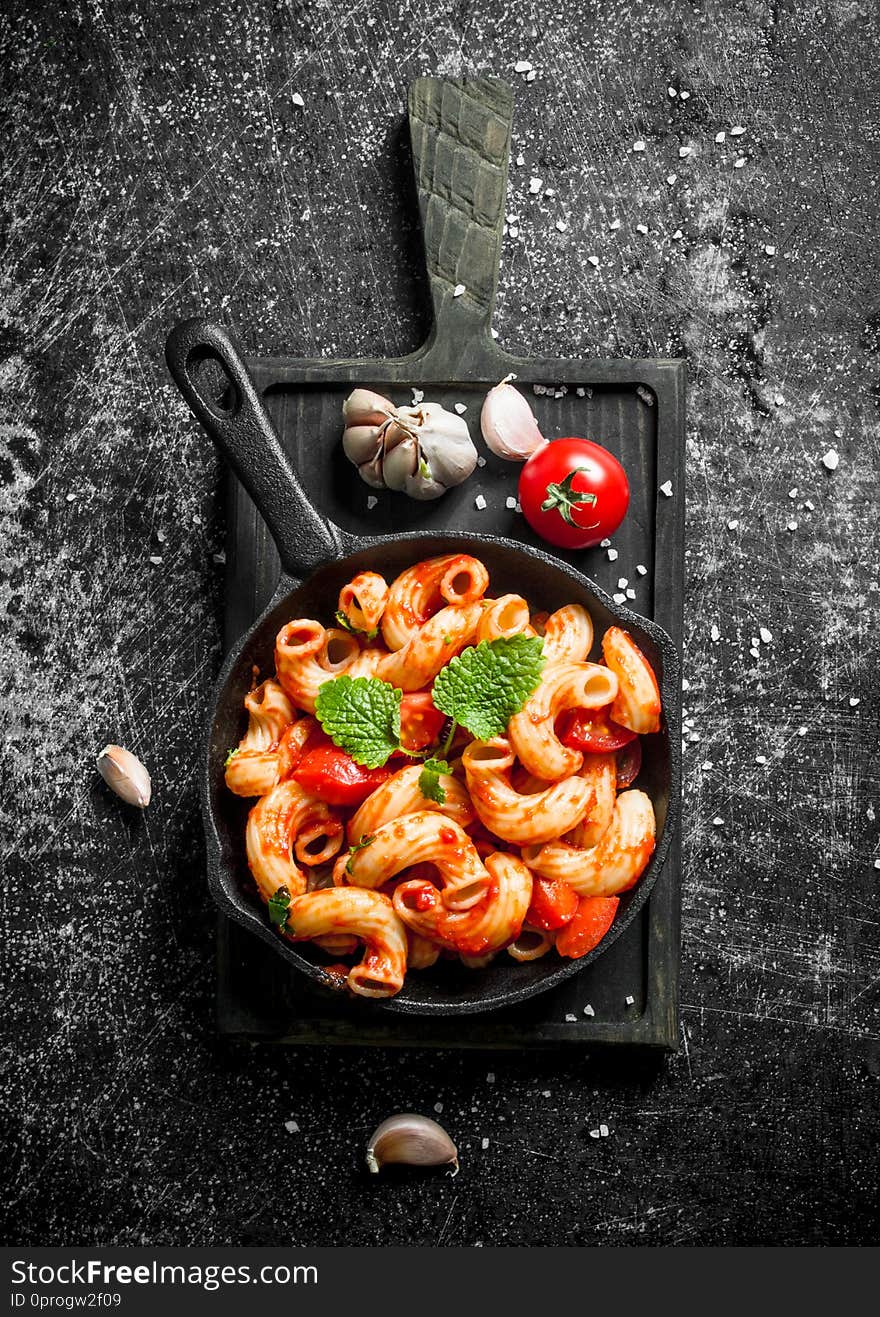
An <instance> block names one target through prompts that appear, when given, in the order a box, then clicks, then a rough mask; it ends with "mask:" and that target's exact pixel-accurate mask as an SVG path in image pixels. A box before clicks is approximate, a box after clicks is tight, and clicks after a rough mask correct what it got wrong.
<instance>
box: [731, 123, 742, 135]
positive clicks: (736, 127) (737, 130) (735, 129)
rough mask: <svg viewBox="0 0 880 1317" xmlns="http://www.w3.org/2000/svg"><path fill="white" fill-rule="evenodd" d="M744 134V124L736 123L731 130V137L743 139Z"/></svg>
mask: <svg viewBox="0 0 880 1317" xmlns="http://www.w3.org/2000/svg"><path fill="white" fill-rule="evenodd" d="M744 132H745V128H743V126H742V124H741V123H735V124H734V125H733V127H732V128H731V130H730V135H731V137H742V135H743V133H744Z"/></svg>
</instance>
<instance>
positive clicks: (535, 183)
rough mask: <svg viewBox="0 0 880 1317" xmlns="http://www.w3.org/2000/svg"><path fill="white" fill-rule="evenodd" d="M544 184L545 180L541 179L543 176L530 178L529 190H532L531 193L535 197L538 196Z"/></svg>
mask: <svg viewBox="0 0 880 1317" xmlns="http://www.w3.org/2000/svg"><path fill="white" fill-rule="evenodd" d="M543 186H544V180H543V179H541V178H530V179H529V191H530V192H531V194H532V196H533V197H536V196H537V195H538V193H539V192H540V191H541V188H542V187H543Z"/></svg>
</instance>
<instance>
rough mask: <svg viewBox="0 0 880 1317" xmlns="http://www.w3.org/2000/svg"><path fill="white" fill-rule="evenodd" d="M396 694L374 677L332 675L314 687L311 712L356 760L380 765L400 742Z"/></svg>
mask: <svg viewBox="0 0 880 1317" xmlns="http://www.w3.org/2000/svg"><path fill="white" fill-rule="evenodd" d="M400 698H401V692H400V691H399V690H397V688H396V687H395V686H391V685H389V683H388V682H387V681H379V680H378V678H377V677H335V678H334V679H333V680H332V681H325V682H324V684H323V686H322V687H321V688H320V690H319V691H318V698H317V700H316V702H315V716H316V717H317V719H318V722H319V723H320V724H321V726H322V727H323V728H324V731H325V732H326V733H327V735H328V736H329V737H330V739H331V741H333V743H334V745H338V746H339V748H340V749H341V750H345V751H346V753H347V754H350V755H351V757H352V759H353V760H354V761H355V763H356V764H363V765H364V767H365V768H381V767H382V765H383V764H384V763H385V761H386V759H387V758H388V756H389V755H390V754H392V753H393V752H394V751H395V750H397V749H398V748H399V746H400Z"/></svg>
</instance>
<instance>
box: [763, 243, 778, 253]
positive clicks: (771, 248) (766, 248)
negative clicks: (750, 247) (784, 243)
mask: <svg viewBox="0 0 880 1317" xmlns="http://www.w3.org/2000/svg"><path fill="white" fill-rule="evenodd" d="M764 253H765V255H766V256H775V255H776V248H775V247H774V246H773V244H772V243H770V242H767V243H765V244H764Z"/></svg>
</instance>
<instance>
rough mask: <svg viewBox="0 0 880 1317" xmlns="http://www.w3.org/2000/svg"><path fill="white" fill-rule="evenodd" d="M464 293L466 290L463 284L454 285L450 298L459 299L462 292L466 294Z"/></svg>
mask: <svg viewBox="0 0 880 1317" xmlns="http://www.w3.org/2000/svg"><path fill="white" fill-rule="evenodd" d="M466 291H467V289H466V288H465V286H464V284H456V285H455V287H454V288H453V290H452V296H453V297H461V295H462V293H464V292H466Z"/></svg>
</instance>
